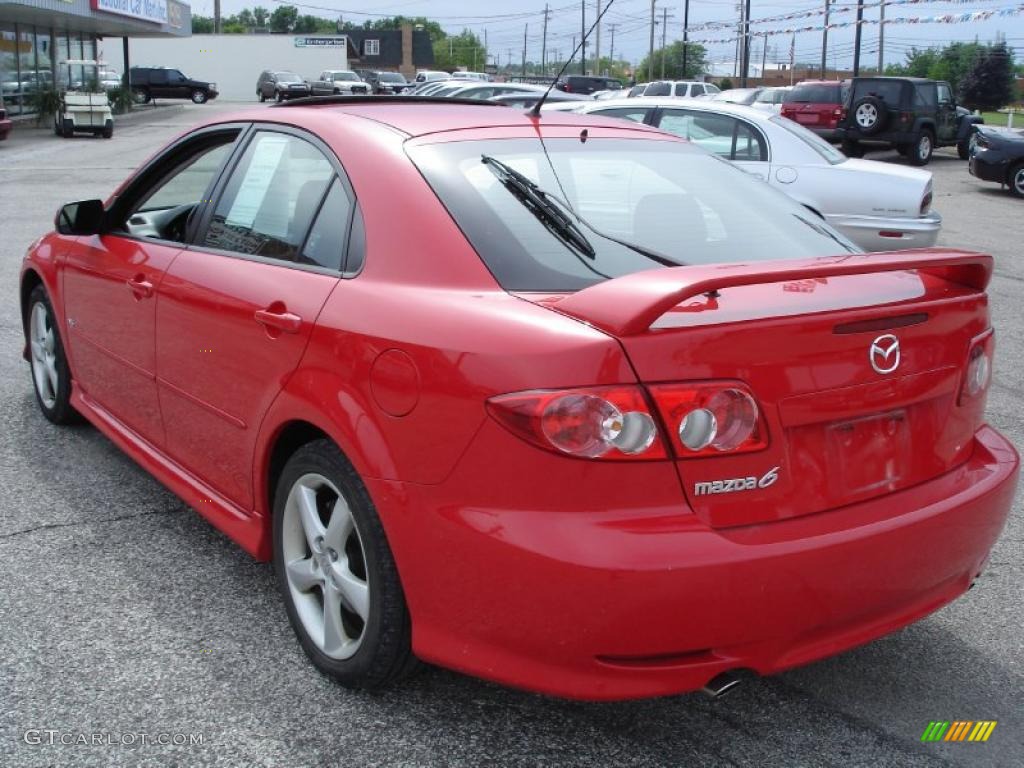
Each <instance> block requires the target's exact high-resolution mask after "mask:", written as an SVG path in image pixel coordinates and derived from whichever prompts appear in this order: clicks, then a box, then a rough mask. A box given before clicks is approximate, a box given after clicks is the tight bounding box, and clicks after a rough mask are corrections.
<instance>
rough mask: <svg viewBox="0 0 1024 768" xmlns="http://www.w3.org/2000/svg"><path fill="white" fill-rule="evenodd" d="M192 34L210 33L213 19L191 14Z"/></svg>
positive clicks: (211, 32)
mask: <svg viewBox="0 0 1024 768" xmlns="http://www.w3.org/2000/svg"><path fill="white" fill-rule="evenodd" d="M192 34H193V35H212V34H213V19H212V18H210V17H209V16H192Z"/></svg>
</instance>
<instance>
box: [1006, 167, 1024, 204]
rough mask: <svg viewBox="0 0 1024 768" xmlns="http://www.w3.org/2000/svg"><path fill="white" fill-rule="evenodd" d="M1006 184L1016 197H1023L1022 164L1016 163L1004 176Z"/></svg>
mask: <svg viewBox="0 0 1024 768" xmlns="http://www.w3.org/2000/svg"><path fill="white" fill-rule="evenodd" d="M1006 183H1007V184H1008V185H1009V187H1010V191H1011V192H1012V193H1013V194H1015V195H1016V196H1017V197H1024V163H1017V164H1016V165H1015V166H1013V167H1012V168H1011V169H1010V172H1009V173H1007V174H1006Z"/></svg>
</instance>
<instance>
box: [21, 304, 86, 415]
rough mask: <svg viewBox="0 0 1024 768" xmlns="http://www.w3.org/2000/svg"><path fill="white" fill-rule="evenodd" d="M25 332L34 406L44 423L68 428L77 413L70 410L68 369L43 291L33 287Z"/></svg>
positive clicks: (62, 344)
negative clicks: (65, 425) (36, 407)
mask: <svg viewBox="0 0 1024 768" xmlns="http://www.w3.org/2000/svg"><path fill="white" fill-rule="evenodd" d="M25 330H26V333H27V336H28V340H29V364H30V370H31V373H32V390H33V391H34V392H35V394H36V403H37V404H38V405H39V410H41V411H42V412H43V416H45V417H46V419H47V421H50V422H52V423H53V424H71V423H73V422H75V421H78V413H77V412H76V411H75V409H74V408H72V407H71V369H70V368H68V359H67V356H66V355H65V354H64V342H63V341H62V340H61V338H60V329H59V328H58V327H57V318H56V315H54V313H53V305H52V304H50V297H49V296H47V295H46V289H45V288H43V286H41V285H37V286H36V287H35V288H34V289H33V290H32V293H31V294H29V298H28V309H27V314H26V315H25Z"/></svg>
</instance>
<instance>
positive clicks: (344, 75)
mask: <svg viewBox="0 0 1024 768" xmlns="http://www.w3.org/2000/svg"><path fill="white" fill-rule="evenodd" d="M334 79H335V80H358V79H359V75H357V74H356V73H355V72H335V73H334Z"/></svg>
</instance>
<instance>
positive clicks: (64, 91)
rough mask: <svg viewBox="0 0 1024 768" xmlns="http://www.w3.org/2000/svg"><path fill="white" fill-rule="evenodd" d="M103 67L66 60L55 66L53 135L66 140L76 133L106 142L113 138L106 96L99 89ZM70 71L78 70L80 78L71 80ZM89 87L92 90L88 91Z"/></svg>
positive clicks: (112, 116)
mask: <svg viewBox="0 0 1024 768" xmlns="http://www.w3.org/2000/svg"><path fill="white" fill-rule="evenodd" d="M103 66H104V64H103V63H102V62H99V61H95V60H93V59H68V60H67V61H62V62H60V64H58V67H59V69H58V75H59V83H60V84H59V86H58V91H57V92H58V94H59V98H60V103H59V106H58V107H57V111H56V112H55V113H54V115H53V132H54V133H56V134H57V135H58V136H63V137H65V138H70V137H71V136H73V135H74V134H76V133H92V134H94V135H102V136H103V138H105V139H109V138H110V137H112V136H113V135H114V113H113V112H112V111H111V109H110V99H109V98H108V97H107V92H106V91H105V90H103V88H101V87H100V84H99V73H100V69H101V68H102V67H103ZM71 67H81V69H80V70H79V72H80V73H81V74H82V75H84V76H82V77H79V78H75V79H73V78H72V77H71ZM90 83H95V87H92V88H90V87H89V85H90Z"/></svg>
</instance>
